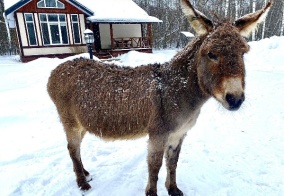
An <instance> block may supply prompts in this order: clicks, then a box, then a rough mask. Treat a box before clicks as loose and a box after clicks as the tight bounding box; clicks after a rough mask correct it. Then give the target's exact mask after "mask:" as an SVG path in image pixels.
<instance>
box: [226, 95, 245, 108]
mask: <svg viewBox="0 0 284 196" xmlns="http://www.w3.org/2000/svg"><path fill="white" fill-rule="evenodd" d="M244 100H245V95H244V94H243V93H242V95H241V96H235V95H233V94H227V95H226V101H227V102H228V104H229V110H232V111H234V110H238V109H239V108H240V106H241V105H242V103H243V101H244Z"/></svg>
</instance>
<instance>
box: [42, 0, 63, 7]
mask: <svg viewBox="0 0 284 196" xmlns="http://www.w3.org/2000/svg"><path fill="white" fill-rule="evenodd" d="M37 7H38V8H59V9H64V8H65V5H64V4H63V3H61V2H60V1H58V0H41V1H39V2H38V3H37Z"/></svg>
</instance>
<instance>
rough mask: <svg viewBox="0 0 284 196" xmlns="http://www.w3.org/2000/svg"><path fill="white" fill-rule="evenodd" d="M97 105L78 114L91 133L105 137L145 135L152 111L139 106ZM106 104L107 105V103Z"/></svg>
mask: <svg viewBox="0 0 284 196" xmlns="http://www.w3.org/2000/svg"><path fill="white" fill-rule="evenodd" d="M103 106H104V104H101V105H100V107H99V106H96V107H95V108H93V109H92V111H91V112H90V111H89V110H90V108H88V111H87V110H86V109H84V108H83V109H80V112H78V113H77V114H79V115H78V116H77V118H78V121H79V122H80V124H81V125H82V126H83V127H84V128H85V129H86V130H87V131H88V132H90V133H93V134H95V135H97V136H99V137H101V138H103V139H106V140H113V139H133V138H138V137H142V136H145V135H146V134H147V126H148V123H149V118H150V115H151V111H149V110H148V109H147V107H146V106H145V107H144V108H140V107H138V106H136V107H135V106H129V105H124V106H120V105H113V106H111V105H109V106H108V107H103ZM105 106H106V105H105Z"/></svg>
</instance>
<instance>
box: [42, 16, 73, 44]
mask: <svg viewBox="0 0 284 196" xmlns="http://www.w3.org/2000/svg"><path fill="white" fill-rule="evenodd" d="M40 24H41V31H42V38H43V44H44V45H64V44H68V43H69V41H68V32H67V23H66V15H65V14H40Z"/></svg>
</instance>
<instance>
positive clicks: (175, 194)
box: [168, 187, 183, 196]
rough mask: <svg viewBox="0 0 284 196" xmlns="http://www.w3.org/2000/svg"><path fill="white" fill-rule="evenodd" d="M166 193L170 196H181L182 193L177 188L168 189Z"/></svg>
mask: <svg viewBox="0 0 284 196" xmlns="http://www.w3.org/2000/svg"><path fill="white" fill-rule="evenodd" d="M168 193H169V195H170V196H183V192H182V191H181V190H179V189H178V188H177V187H175V188H170V189H169V190H168Z"/></svg>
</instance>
